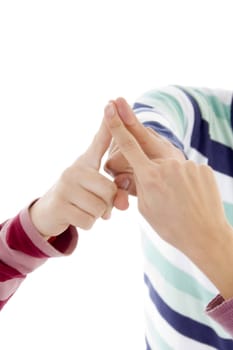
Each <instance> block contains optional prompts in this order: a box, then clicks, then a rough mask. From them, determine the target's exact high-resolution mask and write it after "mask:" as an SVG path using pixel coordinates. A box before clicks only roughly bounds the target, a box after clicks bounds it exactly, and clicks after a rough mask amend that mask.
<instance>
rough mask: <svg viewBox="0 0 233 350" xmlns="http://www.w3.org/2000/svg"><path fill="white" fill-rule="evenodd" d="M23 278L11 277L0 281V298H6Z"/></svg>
mask: <svg viewBox="0 0 233 350" xmlns="http://www.w3.org/2000/svg"><path fill="white" fill-rule="evenodd" d="M22 281H23V278H13V279H11V280H7V281H4V282H0V300H2V301H3V300H6V299H7V298H9V296H11V295H12V294H14V293H15V291H16V290H17V289H18V287H19V286H20V284H21V282H22Z"/></svg>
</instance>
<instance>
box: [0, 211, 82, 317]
mask: <svg viewBox="0 0 233 350" xmlns="http://www.w3.org/2000/svg"><path fill="white" fill-rule="evenodd" d="M77 237H78V236H77V231H76V229H75V228H74V227H69V228H68V229H67V231H65V232H64V233H63V234H61V235H60V236H57V237H55V238H54V239H53V240H51V241H50V242H48V241H47V240H45V239H44V238H43V237H42V236H41V235H40V234H39V232H38V231H37V230H36V228H35V227H34V226H33V224H32V221H31V219H30V216H29V211H28V208H26V209H24V210H22V211H21V212H20V213H19V215H17V216H16V217H15V218H13V219H11V220H9V221H6V222H5V223H4V224H2V225H0V310H1V309H2V308H3V306H4V305H5V304H6V302H7V301H8V300H9V299H10V298H11V297H12V295H13V294H14V293H15V292H16V290H17V289H18V287H19V286H20V284H21V283H22V281H23V280H24V279H25V278H26V276H27V274H28V273H30V272H32V271H33V270H35V269H36V268H37V267H39V266H40V265H42V264H43V263H44V262H45V261H46V260H47V259H48V258H50V257H58V256H63V255H67V254H70V253H72V251H73V250H74V249H75V246H76V243H77Z"/></svg>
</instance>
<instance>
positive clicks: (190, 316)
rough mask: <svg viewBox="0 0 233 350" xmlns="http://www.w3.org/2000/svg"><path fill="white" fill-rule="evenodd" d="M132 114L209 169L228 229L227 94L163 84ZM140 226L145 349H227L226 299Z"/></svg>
mask: <svg viewBox="0 0 233 350" xmlns="http://www.w3.org/2000/svg"><path fill="white" fill-rule="evenodd" d="M133 109H134V111H135V113H136V115H137V116H138V118H139V119H140V120H141V121H142V122H143V123H144V124H145V125H146V126H150V127H151V128H153V129H154V130H156V131H157V132H159V133H160V134H162V135H163V136H165V137H167V138H168V139H169V140H170V141H171V142H172V143H173V144H174V145H175V146H176V147H179V148H180V149H181V150H182V151H183V152H184V153H185V155H186V157H187V158H188V159H192V160H193V161H195V162H197V163H200V164H209V165H210V166H211V167H212V168H213V170H214V173H215V176H216V180H217V184H218V187H219V191H220V194H221V198H222V202H223V206H224V209H225V213H226V217H227V219H228V221H229V223H230V224H231V225H233V111H232V92H229V91H223V90H210V89H206V88H200V89H197V88H190V87H188V88H186V87H185V88H183V87H178V86H168V87H165V88H162V89H160V90H151V91H148V92H146V93H145V94H144V95H142V96H141V97H140V98H138V99H137V101H136V102H135V104H134V107H133ZM213 215H214V213H213ZM140 226H141V231H142V246H143V253H144V261H145V263H144V271H145V273H144V282H145V319H146V343H147V350H149V349H152V350H187V349H188V350H194V349H198V350H207V349H208V350H211V349H221V350H230V349H233V340H232V338H231V336H230V334H229V333H228V332H226V329H227V330H230V331H231V334H232V335H233V300H230V301H228V302H224V300H223V298H222V297H221V296H217V297H216V298H215V299H214V297H215V296H216V295H217V294H218V291H217V290H216V288H215V286H214V285H213V284H212V283H211V282H210V281H209V280H208V279H207V278H206V276H205V275H204V274H203V273H202V272H201V271H200V270H199V269H198V268H197V267H196V266H195V265H194V264H193V263H192V262H191V261H190V260H189V259H188V258H187V257H186V256H185V255H184V254H182V253H181V252H180V251H179V250H177V249H175V248H173V247H172V246H171V245H169V244H168V243H166V242H165V241H163V240H162V239H160V237H159V235H157V234H156V233H155V231H154V230H153V229H152V228H151V227H150V225H149V224H148V223H147V222H146V221H145V220H144V219H143V218H142V217H140ZM187 234H188V233H187ZM211 300H213V301H212V303H211V304H210V305H209V307H208V308H207V312H205V309H206V306H207V305H208V303H209V302H210V301H211ZM216 320H217V321H218V323H217V322H216ZM219 323H220V324H221V325H222V326H224V327H222V326H221V325H220V324H219Z"/></svg>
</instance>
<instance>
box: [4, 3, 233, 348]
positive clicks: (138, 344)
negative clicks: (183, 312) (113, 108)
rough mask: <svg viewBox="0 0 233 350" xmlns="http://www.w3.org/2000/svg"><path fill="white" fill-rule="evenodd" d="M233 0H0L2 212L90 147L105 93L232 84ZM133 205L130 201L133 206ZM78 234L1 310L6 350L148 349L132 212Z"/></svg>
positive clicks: (15, 207) (34, 193)
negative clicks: (64, 254)
mask: <svg viewBox="0 0 233 350" xmlns="http://www.w3.org/2000/svg"><path fill="white" fill-rule="evenodd" d="M230 5H231V1H224V0H221V1H214V0H212V1H205V0H203V1H176V0H173V1H172V0H171V1H168V0H161V1H157V0H154V1H152V0H151V1H150V0H141V1H139V0H134V1H133V0H132V1H131V0H118V1H115V0H114V1H112V0H109V1H107V0H99V1H95V0H89V1H88V0H85V1H81V0H80V1H71V0H66V1H64V0H63V1H59V0H56V1H55V0H54V1H53V0H40V1H35V0H30V1H25V0H17V1H12V0H6V1H4V0H3V1H0V156H1V167H0V178H1V181H0V221H1V222H2V221H4V220H5V219H6V218H9V217H11V216H14V215H16V213H17V212H18V211H19V210H20V209H21V208H23V207H24V206H25V205H27V204H28V203H29V202H30V201H31V200H32V199H34V198H36V197H38V196H40V195H42V194H43V193H44V192H45V191H46V190H47V189H48V188H49V187H50V186H51V185H52V184H53V182H54V181H56V179H57V177H58V176H59V174H60V173H61V171H62V170H63V169H64V168H65V167H66V166H67V165H69V164H70V163H71V162H72V161H73V160H75V158H76V157H77V156H78V155H79V154H81V152H83V151H84V150H85V148H86V147H87V146H88V144H89V142H90V141H91V139H92V137H93V135H94V133H95V131H96V130H97V128H98V126H99V123H100V121H101V118H102V115H103V109H104V106H105V105H106V103H107V102H108V100H109V99H112V98H116V97H117V96H120V95H121V96H124V97H125V98H126V99H127V100H128V101H129V103H132V102H133V100H134V99H135V98H136V97H137V96H138V95H140V94H141V93H143V92H144V91H145V90H148V89H150V88H154V87H160V86H163V85H167V84H184V85H193V86H208V87H222V88H229V89H230V88H231V87H232V78H233V74H232V66H233V60H232V58H233V54H232V33H233V30H232V29H233V23H232V21H233V20H232V10H231V8H230ZM134 204H135V203H134V202H132V207H133V208H134V207H135V205H134ZM133 208H132V209H131V210H129V211H128V212H125V213H121V212H118V211H114V213H113V217H112V219H111V220H110V221H109V222H102V221H99V222H98V223H97V224H96V226H95V227H94V228H93V229H92V230H91V231H89V232H84V231H80V239H79V246H78V248H77V250H76V251H75V253H74V254H73V255H72V256H71V257H68V258H64V259H62V258H61V259H54V260H51V261H50V262H48V263H47V264H46V265H44V266H43V267H41V268H40V269H38V270H37V271H35V272H34V273H33V274H31V275H30V276H28V278H27V280H26V281H25V282H24V283H23V285H22V286H21V287H20V289H19V290H18V292H17V293H16V294H15V295H14V297H13V298H12V299H11V300H10V302H9V303H8V304H7V305H6V306H5V308H4V309H3V310H2V311H1V315H0V348H1V350H8V349H9V350H12V349H24V350H29V349H30V350H31V349H33V350H37V349H38V350H39V349H68V350H73V349H81V350H93V349H101V350H109V349H111V350H115V349H117V350H119V349H121V350H124V349H127V350H128V349H130V350H141V349H144V348H145V346H144V321H143V300H142V299H143V298H142V281H143V274H142V256H141V250H140V233H139V231H138V228H137V217H136V216H135V210H134V209H133Z"/></svg>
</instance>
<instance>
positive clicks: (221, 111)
mask: <svg viewBox="0 0 233 350" xmlns="http://www.w3.org/2000/svg"><path fill="white" fill-rule="evenodd" d="M184 90H186V91H187V92H188V93H189V94H191V95H192V96H193V97H194V98H195V100H196V101H197V102H198V104H199V107H200V109H201V112H202V118H203V119H204V120H206V121H207V122H208V123H209V133H210V137H211V139H212V140H215V141H217V142H220V143H222V144H224V145H226V146H228V147H231V148H233V137H232V127H231V105H230V104H229V105H227V104H224V103H223V102H222V101H220V100H219V99H218V97H217V96H213V95H207V94H205V93H204V92H203V91H201V90H198V89H192V88H185V89H184Z"/></svg>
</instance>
